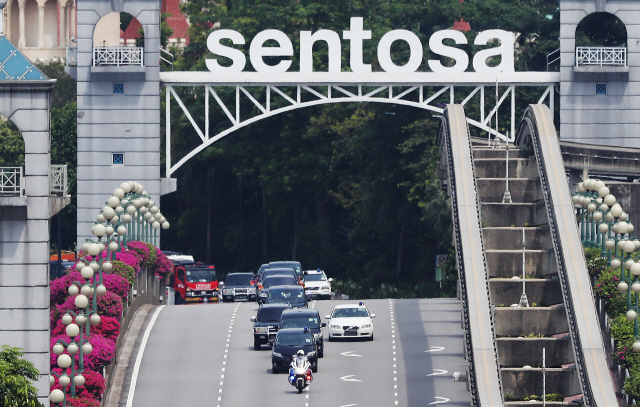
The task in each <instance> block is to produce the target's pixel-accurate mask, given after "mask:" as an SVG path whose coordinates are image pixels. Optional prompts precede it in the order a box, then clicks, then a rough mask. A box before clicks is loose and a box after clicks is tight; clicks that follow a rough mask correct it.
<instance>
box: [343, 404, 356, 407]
mask: <svg viewBox="0 0 640 407" xmlns="http://www.w3.org/2000/svg"><path fill="white" fill-rule="evenodd" d="M354 406H357V404H345V405H344V406H340V407H354Z"/></svg>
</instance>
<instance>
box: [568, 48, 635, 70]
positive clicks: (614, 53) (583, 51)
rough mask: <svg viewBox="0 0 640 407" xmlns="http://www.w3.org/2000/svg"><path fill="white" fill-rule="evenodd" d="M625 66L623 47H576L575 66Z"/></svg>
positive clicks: (624, 50) (625, 51) (625, 50)
mask: <svg viewBox="0 0 640 407" xmlns="http://www.w3.org/2000/svg"><path fill="white" fill-rule="evenodd" d="M584 65H598V66H603V65H607V66H627V49H626V48H625V47H577V48H576V66H584Z"/></svg>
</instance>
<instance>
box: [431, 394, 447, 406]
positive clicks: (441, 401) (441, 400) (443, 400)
mask: <svg viewBox="0 0 640 407" xmlns="http://www.w3.org/2000/svg"><path fill="white" fill-rule="evenodd" d="M436 399H440V400H436V401H434V402H433V403H429V405H432V404H442V403H448V402H449V399H448V398H446V397H438V396H436Z"/></svg>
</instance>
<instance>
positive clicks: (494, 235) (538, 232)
mask: <svg viewBox="0 0 640 407" xmlns="http://www.w3.org/2000/svg"><path fill="white" fill-rule="evenodd" d="M524 233H525V242H526V248H527V249H529V250H547V249H550V248H552V247H553V246H552V243H551V232H550V231H549V228H545V227H541V228H533V227H527V228H524ZM482 235H483V236H484V247H485V249H487V250H497V249H499V250H522V227H517V228H516V227H513V228H512V227H487V228H484V229H482Z"/></svg>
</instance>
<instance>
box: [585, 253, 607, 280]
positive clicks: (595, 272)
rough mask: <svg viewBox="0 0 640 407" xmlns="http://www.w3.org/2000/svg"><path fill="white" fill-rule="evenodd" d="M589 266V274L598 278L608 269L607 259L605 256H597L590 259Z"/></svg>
mask: <svg viewBox="0 0 640 407" xmlns="http://www.w3.org/2000/svg"><path fill="white" fill-rule="evenodd" d="M587 267H588V269H589V274H591V275H592V276H594V277H596V278H597V277H598V276H600V273H602V272H603V271H605V270H607V259H605V258H604V257H596V258H594V259H591V260H589V262H588V264H587Z"/></svg>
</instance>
